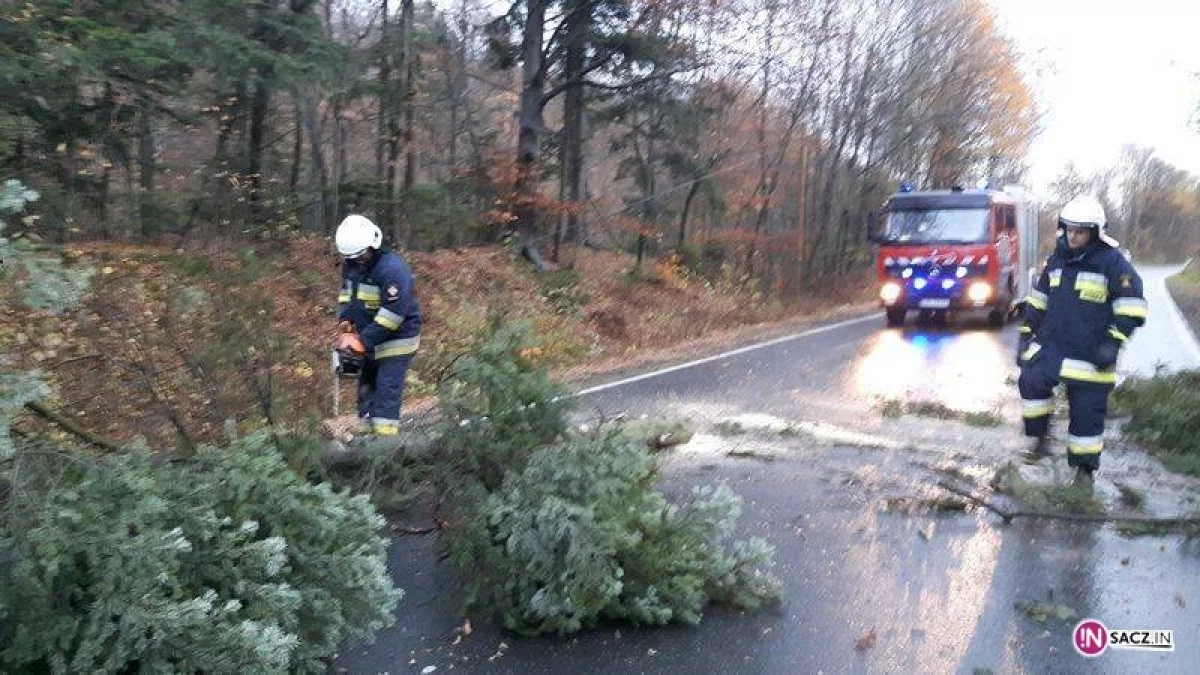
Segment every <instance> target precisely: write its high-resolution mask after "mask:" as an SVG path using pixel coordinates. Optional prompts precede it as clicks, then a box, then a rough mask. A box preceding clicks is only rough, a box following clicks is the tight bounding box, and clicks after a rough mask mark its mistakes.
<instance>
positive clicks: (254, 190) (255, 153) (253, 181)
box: [246, 72, 271, 220]
mask: <svg viewBox="0 0 1200 675" xmlns="http://www.w3.org/2000/svg"><path fill="white" fill-rule="evenodd" d="M269 75H270V73H269V72H264V73H261V74H260V75H259V78H258V82H257V83H256V84H255V86H254V101H253V103H252V104H251V109H250V145H249V155H248V156H247V158H246V178H247V184H248V185H249V187H250V194H249V195H248V198H249V201H250V209H251V214H252V217H253V218H254V219H255V220H257V219H258V218H259V217H260V216H261V215H262V213H261V208H260V207H261V200H262V171H263V153H264V151H265V150H266V140H267V113H268V112H270V109H271V87H270V85H269V84H268V83H267V78H268V77H269Z"/></svg>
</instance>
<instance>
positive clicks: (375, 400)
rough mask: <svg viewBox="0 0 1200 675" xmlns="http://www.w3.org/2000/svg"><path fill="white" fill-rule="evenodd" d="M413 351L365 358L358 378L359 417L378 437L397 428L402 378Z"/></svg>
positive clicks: (398, 429)
mask: <svg viewBox="0 0 1200 675" xmlns="http://www.w3.org/2000/svg"><path fill="white" fill-rule="evenodd" d="M412 358H413V355H412V354H404V355H400V356H389V357H386V358H383V359H367V360H366V362H365V363H363V368H362V372H361V373H360V374H359V377H358V417H359V419H360V420H362V421H363V423H364V427H366V428H367V430H369V431H371V432H373V433H375V434H378V435H380V436H394V435H396V434H397V433H399V431H400V405H401V403H402V401H403V399H404V378H405V376H406V375H407V374H408V366H409V364H410V363H412Z"/></svg>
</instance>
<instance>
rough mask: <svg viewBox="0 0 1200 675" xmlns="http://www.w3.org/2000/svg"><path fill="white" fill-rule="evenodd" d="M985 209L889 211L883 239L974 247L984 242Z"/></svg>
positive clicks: (986, 213) (985, 227) (986, 226)
mask: <svg viewBox="0 0 1200 675" xmlns="http://www.w3.org/2000/svg"><path fill="white" fill-rule="evenodd" d="M987 235H988V210H987V209H923V210H914V211H890V212H888V217H887V228H886V229H885V230H884V232H883V237H882V239H883V240H884V241H887V242H891V243H897V244H975V243H980V242H984V241H986V240H987Z"/></svg>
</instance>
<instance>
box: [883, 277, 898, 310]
mask: <svg viewBox="0 0 1200 675" xmlns="http://www.w3.org/2000/svg"><path fill="white" fill-rule="evenodd" d="M879 297H880V299H881V300H883V302H884V304H887V305H890V304H893V303H895V302H896V301H897V300H899V299H900V284H898V283H896V282H894V281H889V282H887V283H886V284H884V285H883V288H880V289H879Z"/></svg>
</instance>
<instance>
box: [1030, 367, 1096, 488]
mask: <svg viewBox="0 0 1200 675" xmlns="http://www.w3.org/2000/svg"><path fill="white" fill-rule="evenodd" d="M1051 351H1052V350H1051V349H1049V348H1045V349H1043V350H1042V353H1039V354H1038V355H1036V356H1035V357H1034V358H1033V359H1032V360H1031V361H1030V362H1028V363H1026V364H1025V365H1023V366H1022V367H1021V378H1020V379H1019V380H1018V381H1017V387H1018V389H1020V391H1021V399H1022V404H1023V408H1024V410H1023V415H1022V416H1023V417H1024V420H1025V435H1026V436H1045V435H1046V433H1047V432H1049V430H1050V416H1051V415H1052V414H1053V413H1054V387H1055V386H1057V385H1058V383H1059V382H1060V381H1061V382H1062V383H1063V384H1065V385H1066V388H1067V405H1068V406H1069V408H1070V424H1069V426H1068V428H1067V433H1068V436H1067V464H1068V465H1069V466H1073V467H1081V468H1084V469H1090V470H1092V471H1095V470H1096V469H1099V468H1100V452H1101V450H1103V449H1104V418H1105V415H1106V413H1107V411H1108V394H1109V392H1111V391H1112V388H1113V385H1112V384H1111V383H1107V382H1095V381H1089V380H1086V379H1080V376H1082V377H1092V378H1096V377H1103V376H1104V374H1103V373H1099V374H1098V375H1097V374H1093V373H1091V372H1085V373H1080V372H1079V370H1078V368H1075V367H1072V366H1071V365H1070V363H1068V365H1067V366H1064V364H1063V359H1062V358H1061V357H1056V355H1054V354H1051V353H1045V352H1051ZM1074 363H1076V364H1080V362H1074ZM1080 365H1082V364H1080ZM1072 374H1074V375H1075V377H1072Z"/></svg>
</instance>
